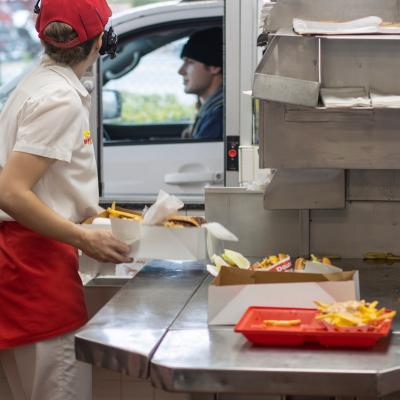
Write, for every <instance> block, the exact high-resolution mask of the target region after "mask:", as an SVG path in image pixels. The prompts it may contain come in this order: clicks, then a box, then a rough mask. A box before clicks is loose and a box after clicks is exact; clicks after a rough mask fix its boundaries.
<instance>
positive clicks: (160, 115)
mask: <svg viewBox="0 0 400 400" xmlns="http://www.w3.org/2000/svg"><path fill="white" fill-rule="evenodd" d="M121 95H122V113H121V118H120V119H119V120H118V122H120V123H130V124H132V123H133V124H135V125H136V124H139V125H140V124H158V123H175V122H187V121H192V120H193V119H194V114H195V106H194V105H187V104H182V103H180V102H179V100H178V99H177V97H176V96H175V95H173V94H166V95H157V94H152V95H137V94H132V93H130V92H121ZM115 122H117V121H115Z"/></svg>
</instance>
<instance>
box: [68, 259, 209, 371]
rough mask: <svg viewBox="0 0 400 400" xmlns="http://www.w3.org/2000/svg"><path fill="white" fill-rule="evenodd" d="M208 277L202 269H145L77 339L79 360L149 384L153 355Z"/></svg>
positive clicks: (162, 264)
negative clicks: (145, 380) (140, 379)
mask: <svg viewBox="0 0 400 400" xmlns="http://www.w3.org/2000/svg"><path fill="white" fill-rule="evenodd" d="M206 276H207V273H206V272H205V268H204V266H202V265H201V264H198V263H174V262H167V261H152V262H150V263H148V264H146V266H145V267H144V268H143V269H142V270H141V271H140V272H139V273H138V274H137V275H136V276H135V277H134V278H132V279H131V280H130V281H129V282H128V283H127V284H126V285H125V286H124V287H123V288H122V289H121V290H120V291H119V292H118V293H117V294H116V295H115V296H114V297H113V298H112V299H111V300H110V301H109V302H108V303H107V304H106V305H105V306H104V307H103V308H102V309H101V310H100V311H99V312H98V313H97V314H96V315H95V316H94V317H93V318H92V319H91V320H90V321H89V322H88V324H86V325H85V326H84V327H83V328H82V329H81V330H80V331H79V332H78V333H77V334H76V335H75V344H76V345H75V348H76V357H77V359H78V360H81V361H85V362H88V363H91V364H93V365H96V366H99V367H103V368H107V369H111V370H113V371H116V372H121V373H124V374H127V375H130V376H133V377H137V378H148V376H149V366H150V359H151V357H152V355H153V353H154V351H155V349H156V348H157V346H158V344H159V343H160V341H161V340H162V338H163V336H164V335H165V333H166V332H167V331H168V328H169V327H170V326H171V324H172V323H173V322H174V320H175V319H176V317H177V316H178V315H179V313H180V312H181V310H182V309H183V308H184V306H185V305H186V303H187V302H188V301H189V300H190V298H191V297H192V295H193V293H195V292H196V290H197V288H198V287H199V286H200V285H201V283H202V282H203V280H204V279H205V278H206Z"/></svg>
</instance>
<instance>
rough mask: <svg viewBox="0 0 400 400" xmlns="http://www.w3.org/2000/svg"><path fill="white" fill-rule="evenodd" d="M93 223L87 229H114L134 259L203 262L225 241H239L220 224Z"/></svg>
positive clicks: (113, 219)
mask: <svg viewBox="0 0 400 400" xmlns="http://www.w3.org/2000/svg"><path fill="white" fill-rule="evenodd" d="M92 222H93V224H85V227H86V228H88V229H98V228H103V229H104V228H105V229H110V230H112V232H113V234H114V235H115V236H116V237H117V238H118V239H120V240H122V241H124V242H126V243H128V244H129V245H130V247H131V251H130V253H129V255H130V256H131V257H133V258H135V259H160V260H184V261H196V260H200V261H203V260H207V259H208V258H210V257H211V256H212V255H213V254H219V253H221V252H223V249H224V241H238V238H237V237H236V236H235V235H234V234H233V233H231V232H230V231H228V230H227V229H226V228H225V227H224V226H222V225H221V224H219V223H217V222H210V223H206V224H203V225H201V226H200V227H188V228H169V227H164V226H158V225H144V224H142V223H140V222H138V221H135V220H128V219H120V218H110V219H105V218H100V219H99V220H97V223H96V220H94V221H92Z"/></svg>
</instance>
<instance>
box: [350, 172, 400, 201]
mask: <svg viewBox="0 0 400 400" xmlns="http://www.w3.org/2000/svg"><path fill="white" fill-rule="evenodd" d="M346 193H347V194H346V198H347V200H349V201H400V170H349V171H347V179H346Z"/></svg>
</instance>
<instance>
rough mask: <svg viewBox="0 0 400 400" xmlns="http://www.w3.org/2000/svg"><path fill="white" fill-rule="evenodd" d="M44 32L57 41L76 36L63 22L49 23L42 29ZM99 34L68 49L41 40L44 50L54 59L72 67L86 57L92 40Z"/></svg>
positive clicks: (68, 39) (67, 40)
mask: <svg viewBox="0 0 400 400" xmlns="http://www.w3.org/2000/svg"><path fill="white" fill-rule="evenodd" d="M44 34H45V35H46V36H48V37H49V38H51V39H54V40H55V41H57V42H69V41H70V40H72V39H75V38H76V37H77V36H78V35H77V33H76V32H75V31H74V29H73V28H72V27H71V26H69V25H67V24H64V23H63V22H52V23H50V24H49V25H48V26H47V27H46V29H45V30H44ZM99 36H100V35H97V36H96V37H95V38H93V39H89V40H87V41H86V42H84V43H81V44H79V45H77V46H75V47H72V48H69V49H68V48H67V49H64V48H59V47H56V46H53V45H52V44H50V43H46V42H45V41H42V43H43V46H44V52H45V53H46V54H47V55H49V56H50V57H51V58H52V59H53V60H54V61H56V62H57V63H60V64H66V65H69V66H71V67H72V66H74V65H76V64H79V63H80V62H81V61H83V60H85V59H86V58H87V56H88V55H89V54H90V51H91V50H92V47H93V44H94V42H95V41H96V40H97V39H98V37H99Z"/></svg>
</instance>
